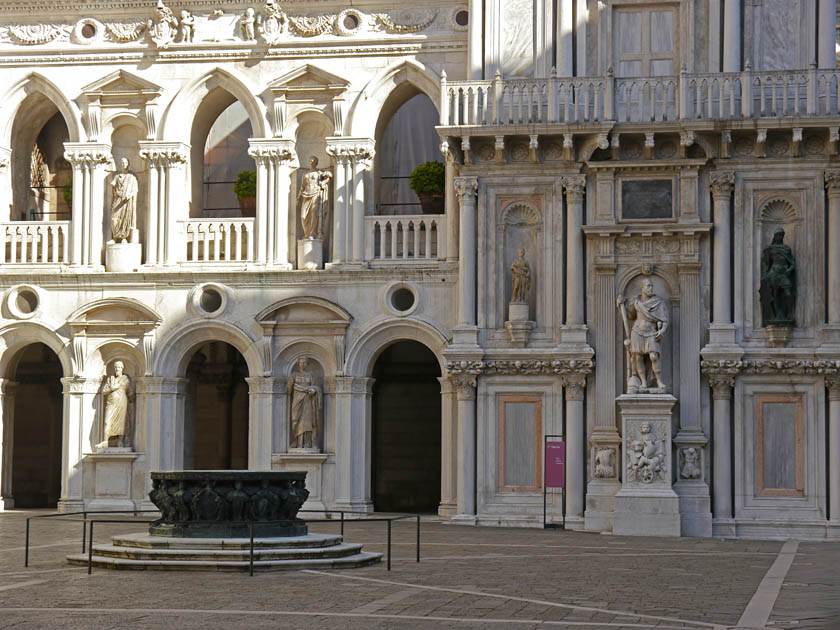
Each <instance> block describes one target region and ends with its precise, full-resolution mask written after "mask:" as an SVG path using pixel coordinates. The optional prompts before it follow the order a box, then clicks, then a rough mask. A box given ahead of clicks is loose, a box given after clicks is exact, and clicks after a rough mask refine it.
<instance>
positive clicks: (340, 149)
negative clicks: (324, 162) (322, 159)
mask: <svg viewBox="0 0 840 630" xmlns="http://www.w3.org/2000/svg"><path fill="white" fill-rule="evenodd" d="M375 147H376V142H375V141H374V140H372V139H371V138H348V137H346V136H330V137H328V138H327V153H328V154H329V155H331V156H333V157H334V158H335V159H336V161H343V162H355V163H359V164H362V165H363V166H365V168H367V166H369V163H370V161H371V160H372V159H373V157H374V156H375V155H376V150H375Z"/></svg>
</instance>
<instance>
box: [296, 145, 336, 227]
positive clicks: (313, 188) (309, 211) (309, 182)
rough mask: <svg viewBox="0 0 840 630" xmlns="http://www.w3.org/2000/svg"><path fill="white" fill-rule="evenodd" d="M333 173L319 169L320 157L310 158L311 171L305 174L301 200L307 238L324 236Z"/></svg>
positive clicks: (301, 220) (302, 217)
mask: <svg viewBox="0 0 840 630" xmlns="http://www.w3.org/2000/svg"><path fill="white" fill-rule="evenodd" d="M331 178H332V173H330V172H329V171H319V170H318V158H316V157H314V156H313V157H311V158H309V172H308V173H307V174H306V175H304V176H303V185H302V186H301V189H300V193H298V200H299V201H300V222H301V225H302V226H303V235H304V237H306V238H324V225H325V224H326V221H327V216H326V215H327V211H328V210H327V209H328V204H329V195H330V179H331Z"/></svg>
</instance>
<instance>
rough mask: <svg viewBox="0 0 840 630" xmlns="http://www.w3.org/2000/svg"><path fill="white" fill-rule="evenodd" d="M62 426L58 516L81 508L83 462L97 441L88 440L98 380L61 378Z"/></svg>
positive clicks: (90, 433) (98, 386)
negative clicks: (62, 398)
mask: <svg viewBox="0 0 840 630" xmlns="http://www.w3.org/2000/svg"><path fill="white" fill-rule="evenodd" d="M61 383H62V385H63V386H64V388H63V393H64V404H63V407H64V410H63V411H64V413H63V417H64V423H63V429H62V442H61V443H62V445H63V449H64V454H63V457H62V467H61V497H60V498H59V500H58V511H59V512H72V511H75V510H77V509H80V508H81V507H82V506H83V499H82V497H83V496H84V487H83V485H82V483H83V475H81V474H80V473H81V470H82V459H83V458H84V456H85V454H87V453H90V452H91V451H92V447H93V444H92V443H91V442H93V443H94V444H95V443H96V442H97V441H98V440H97V438H96V437H94V438H93V440H91V439H90V436H91V435H92V434H93V433H94V427H93V421H94V417H93V410H94V409H95V405H94V402H95V398H96V396H97V394H98V393H99V388H100V386H101V384H102V383H101V382H100V381H99V379H89V378H84V377H80V376H72V377H64V378H62V379H61Z"/></svg>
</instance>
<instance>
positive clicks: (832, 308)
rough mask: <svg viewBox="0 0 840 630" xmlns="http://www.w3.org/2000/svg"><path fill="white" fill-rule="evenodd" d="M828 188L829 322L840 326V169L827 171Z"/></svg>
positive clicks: (826, 185) (826, 181) (826, 182)
mask: <svg viewBox="0 0 840 630" xmlns="http://www.w3.org/2000/svg"><path fill="white" fill-rule="evenodd" d="M825 187H826V188H827V189H828V243H829V247H828V252H827V256H828V323H829V324H831V325H834V326H840V247H838V244H840V171H826V172H825Z"/></svg>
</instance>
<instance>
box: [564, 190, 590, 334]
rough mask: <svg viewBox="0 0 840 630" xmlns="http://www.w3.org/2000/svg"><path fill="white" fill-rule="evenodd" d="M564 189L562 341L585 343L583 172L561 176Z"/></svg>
mask: <svg viewBox="0 0 840 630" xmlns="http://www.w3.org/2000/svg"><path fill="white" fill-rule="evenodd" d="M563 186H564V188H565V189H566V209H567V221H566V326H565V329H564V331H563V341H575V342H578V343H586V313H585V311H584V308H583V306H584V293H585V284H584V272H585V270H586V261H585V260H584V257H583V232H582V231H581V227H582V225H583V193H584V191H585V190H586V176H585V175H569V176H568V177H564V178H563Z"/></svg>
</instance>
